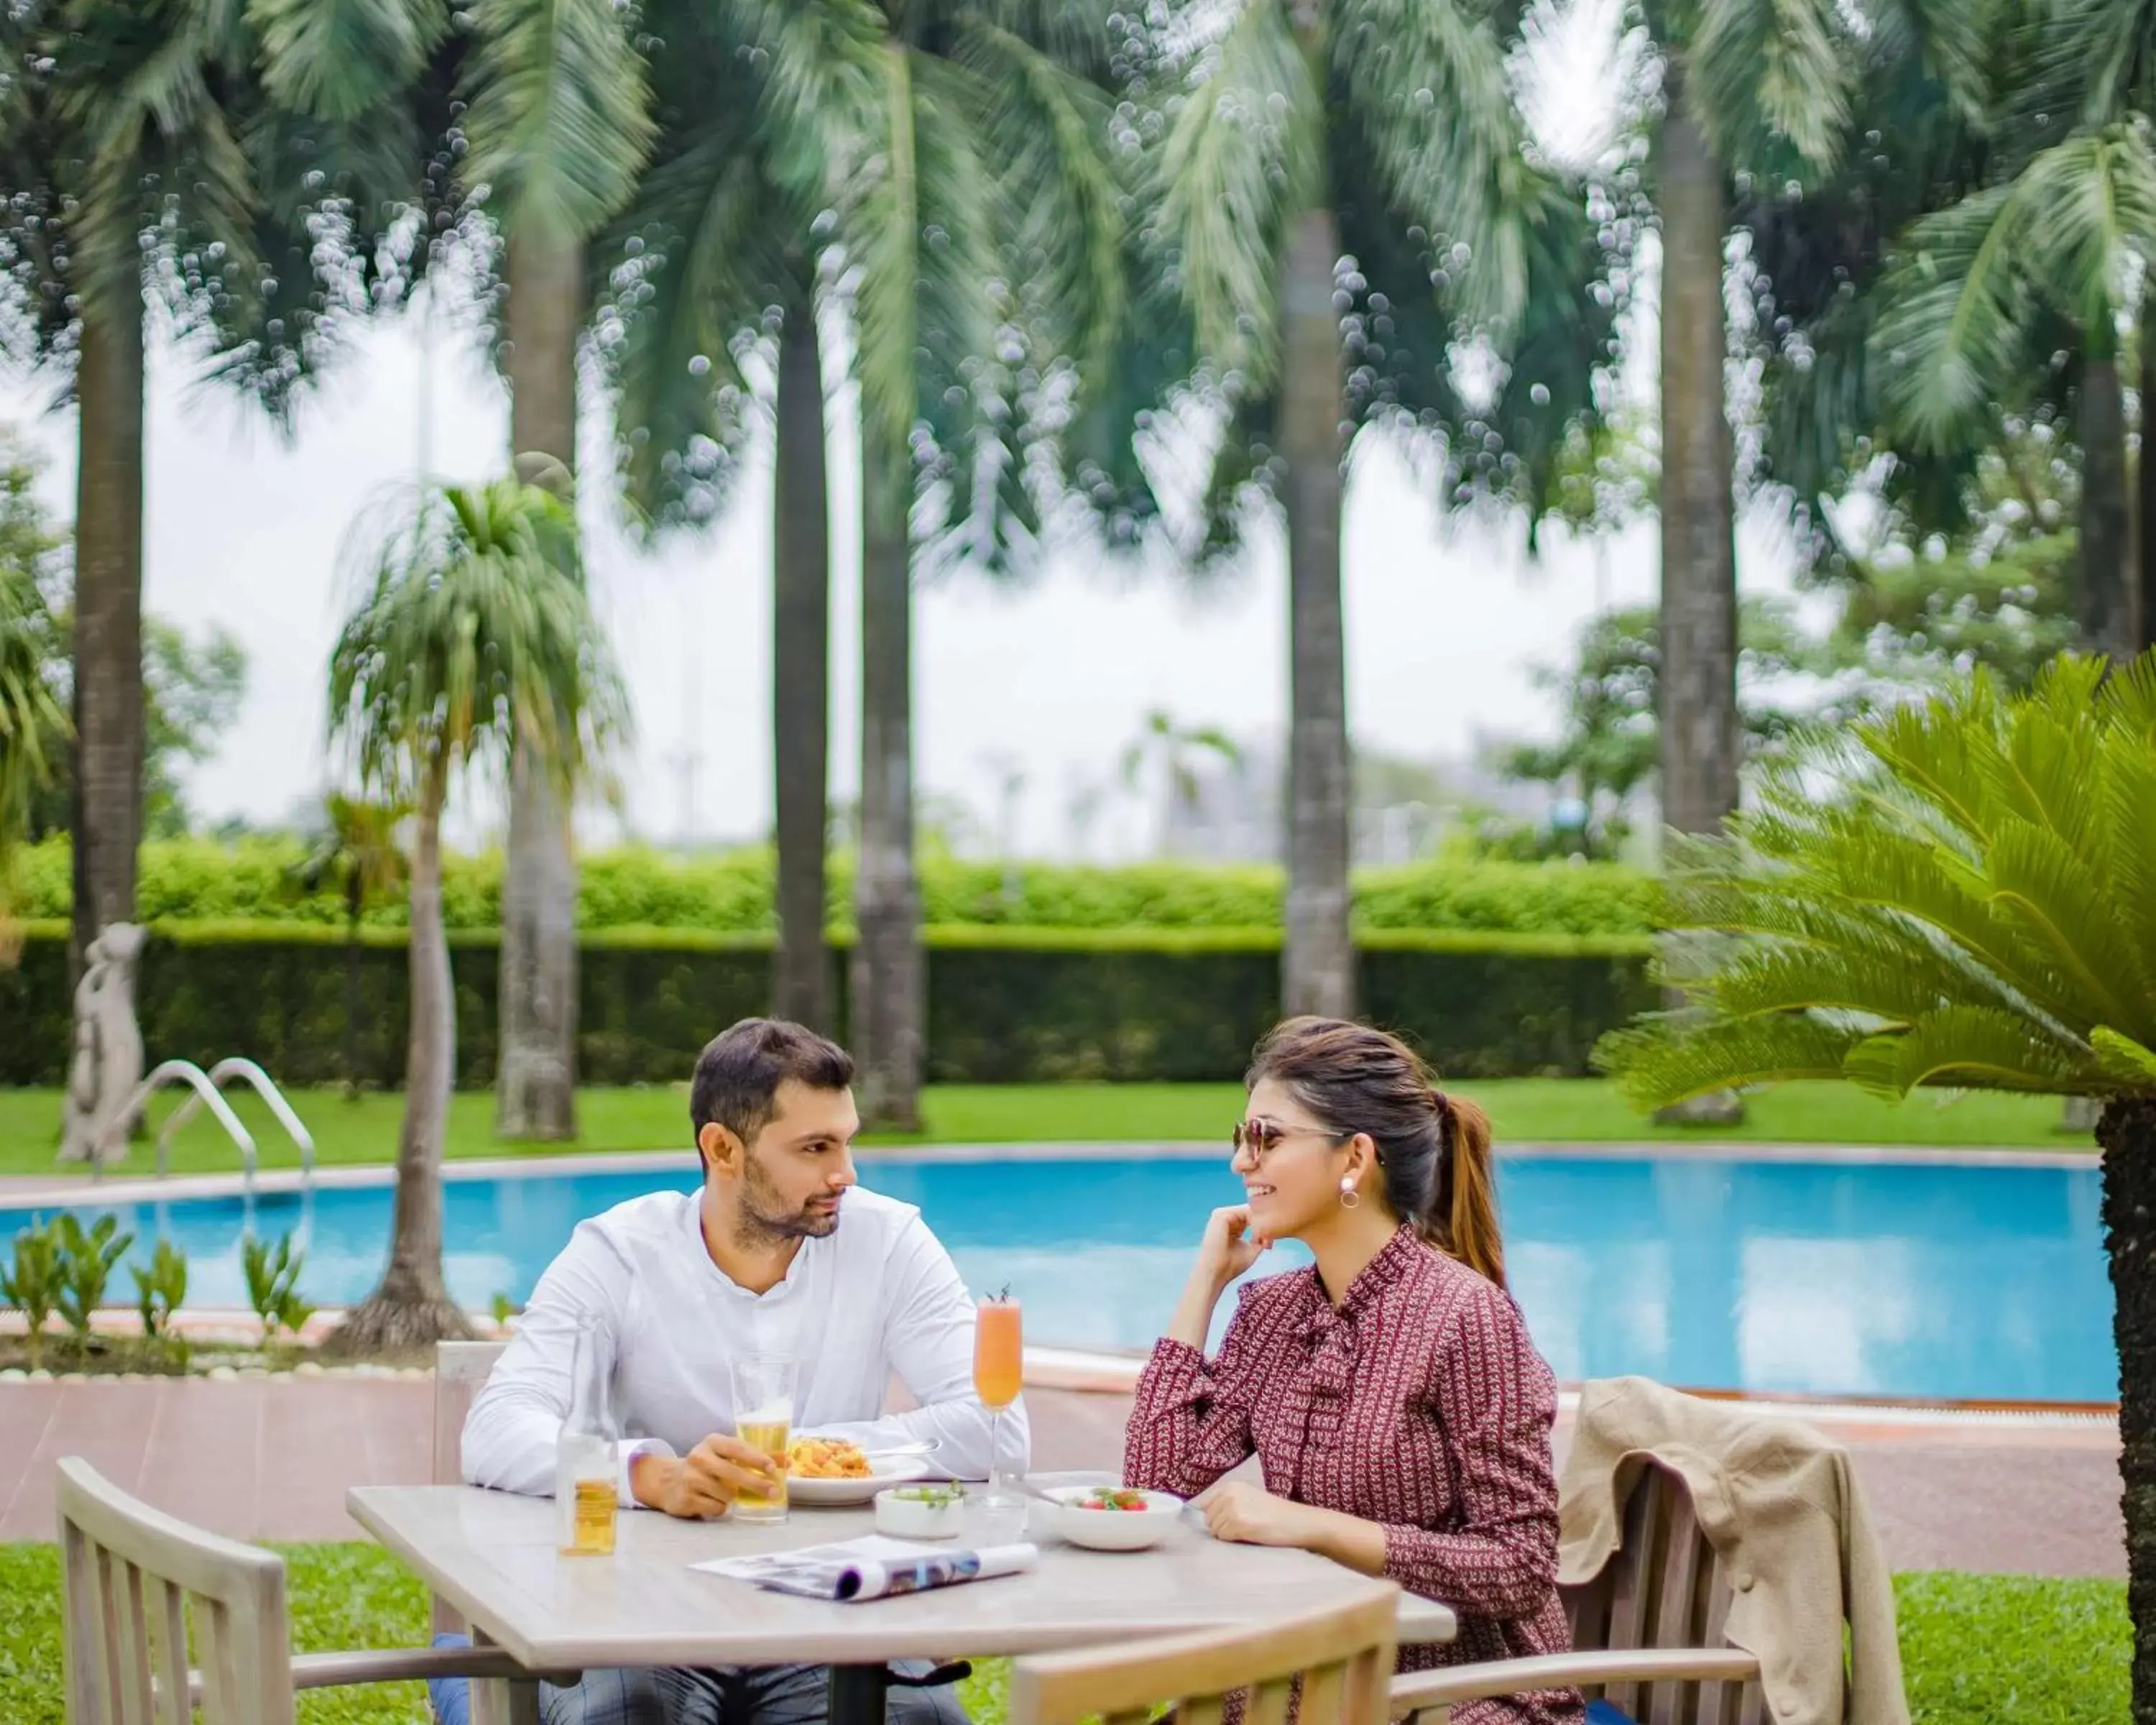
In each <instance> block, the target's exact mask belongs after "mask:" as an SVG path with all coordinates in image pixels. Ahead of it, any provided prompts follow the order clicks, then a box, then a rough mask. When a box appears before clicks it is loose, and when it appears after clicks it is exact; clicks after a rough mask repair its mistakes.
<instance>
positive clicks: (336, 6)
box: [247, 0, 449, 120]
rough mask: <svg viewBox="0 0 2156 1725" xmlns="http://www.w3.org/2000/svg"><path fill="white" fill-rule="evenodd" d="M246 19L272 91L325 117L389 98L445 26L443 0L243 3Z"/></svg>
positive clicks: (353, 112) (350, 115) (354, 112)
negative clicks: (257, 42) (258, 45)
mask: <svg viewBox="0 0 2156 1725" xmlns="http://www.w3.org/2000/svg"><path fill="white" fill-rule="evenodd" d="M247 21H248V23H249V25H251V26H252V27H253V28H254V31H255V32H256V33H257V34H258V35H259V37H260V38H261V44H262V78H263V82H264V84H265V85H267V86H268V88H269V92H270V94H271V95H274V96H275V97H276V98H277V100H279V101H280V102H281V103H283V104H284V105H285V106H286V107H288V108H290V109H292V110H294V111H295V112H297V113H300V114H306V115H311V116H315V117H316V118H318V119H323V120H354V119H357V118H358V117H359V116H362V114H365V113H366V112H367V110H369V109H372V108H374V107H376V106H377V105H378V104H381V103H383V102H386V101H390V100H393V99H394V97H395V95H396V93H397V92H398V91H399V90H403V88H404V86H405V85H408V83H410V82H411V80H413V78H415V77H417V76H418V72H419V69H420V67H421V66H422V65H423V64H425V62H426V59H427V56H428V54H429V53H431V52H432V51H433V49H434V45H435V44H437V43H439V41H440V40H441V39H442V37H443V36H444V33H446V32H447V31H448V28H449V9H448V8H447V7H446V6H445V5H444V3H443V0H248V5H247Z"/></svg>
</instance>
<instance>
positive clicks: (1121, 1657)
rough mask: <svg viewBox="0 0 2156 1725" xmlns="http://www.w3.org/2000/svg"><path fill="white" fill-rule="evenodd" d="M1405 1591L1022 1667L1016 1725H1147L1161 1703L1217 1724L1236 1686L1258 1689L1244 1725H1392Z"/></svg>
mask: <svg viewBox="0 0 2156 1725" xmlns="http://www.w3.org/2000/svg"><path fill="white" fill-rule="evenodd" d="M1399 1591H1400V1590H1399V1588H1397V1587H1395V1586H1394V1585H1393V1584H1391V1583H1390V1582H1373V1583H1372V1584H1371V1585H1370V1586H1369V1588H1368V1589H1366V1590H1364V1591H1363V1593H1362V1594H1360V1595H1359V1596H1358V1597H1357V1598H1355V1599H1351V1600H1349V1601H1348V1602H1347V1603H1346V1604H1340V1605H1334V1606H1330V1607H1327V1609H1324V1610H1322V1611H1313V1612H1312V1613H1310V1614H1309V1615H1306V1616H1302V1617H1294V1618H1289V1619H1287V1620H1286V1621H1276V1622H1270V1623H1265V1624H1260V1625H1252V1626H1250V1627H1249V1628H1242V1627H1238V1628H1235V1629H1232V1630H1206V1631H1204V1632H1202V1633H1199V1634H1197V1635H1178V1636H1173V1637H1171V1638H1166V1639H1163V1640H1157V1641H1153V1640H1147V1641H1141V1642H1138V1643H1137V1645H1132V1646H1126V1647H1116V1648H1111V1649H1107V1650H1104V1651H1086V1652H1081V1653H1055V1654H1049V1655H1046V1656H1042V1657H1039V1658H1036V1659H1023V1660H1020V1661H1019V1662H1018V1664H1017V1665H1016V1666H1014V1667H1013V1669H1012V1671H1011V1692H1010V1693H1011V1699H1010V1725H1078V1722H1079V1721H1080V1720H1082V1719H1088V1718H1091V1717H1096V1716H1098V1717H1100V1719H1101V1721H1102V1722H1103V1725H1145V1722H1146V1721H1147V1720H1148V1719H1149V1718H1151V1717H1152V1713H1153V1710H1154V1707H1155V1705H1156V1703H1158V1702H1163V1701H1173V1702H1175V1703H1176V1704H1177V1705H1176V1721H1177V1725H1219V1722H1220V1714H1221V1704H1222V1702H1223V1701H1224V1699H1225V1698H1226V1697H1228V1696H1229V1695H1231V1694H1233V1693H1235V1692H1236V1691H1238V1690H1241V1689H1248V1690H1250V1691H1251V1694H1250V1700H1249V1705H1248V1707H1247V1710H1246V1711H1245V1713H1244V1716H1243V1717H1244V1719H1245V1722H1246V1725H1287V1720H1288V1717H1289V1713H1290V1710H1291V1708H1293V1709H1294V1711H1295V1716H1296V1725H1385V1717H1386V1712H1387V1692H1388V1688H1389V1685H1390V1683H1391V1681H1392V1676H1393V1656H1394V1650H1395V1643H1396V1642H1397V1641H1398V1640H1399Z"/></svg>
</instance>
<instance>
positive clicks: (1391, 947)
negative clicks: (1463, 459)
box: [0, 924, 1655, 1086]
mask: <svg viewBox="0 0 2156 1725" xmlns="http://www.w3.org/2000/svg"><path fill="white" fill-rule="evenodd" d="M28 935H29V937H28V939H27V940H26V941H25V942H24V943H23V957H22V962H21V963H20V965H19V966H18V968H17V969H16V970H14V971H13V972H0V1083H8V1084H57V1083H59V1081H60V1080H61V1077H62V1076H63V1073H64V1059H65V1053H66V1049H67V1037H68V1019H67V989H66V968H67V956H66V947H65V938H64V930H62V929H60V928H58V927H51V926H48V925H37V926H34V927H32V928H31V929H30V930H29V931H28ZM176 936H177V937H176ZM496 938H497V937H495V936H493V935H492V934H491V933H488V932H477V931H469V930H468V931H465V932H462V933H459V934H458V935H457V936H455V937H454V938H453V940H452V942H451V950H450V955H449V966H450V973H451V978H452V982H453V984H454V988H455V991H456V1004H457V1056H456V1071H457V1077H458V1081H459V1083H461V1084H464V1085H466V1086H485V1085H487V1084H490V1083H491V1082H492V1081H493V1075H494V1058H495V981H496V976H497V972H498V970H499V965H498V963H497V962H496V957H497V952H498V947H497V945H496ZM1650 946H1651V942H1650V938H1649V937H1646V936H1644V935H1610V934H1601V935H1561V934H1543V935H1513V934H1504V933H1491V932H1473V931H1456V932H1449V931H1442V930H1440V931H1420V932H1418V931H1409V930H1389V931H1374V932H1372V933H1371V934H1370V935H1368V937H1366V938H1365V940H1364V942H1363V949H1362V956H1361V968H1362V988H1363V1001H1364V1004H1365V1006H1366V1007H1367V1009H1368V1012H1369V1014H1370V1015H1371V1016H1372V1017H1373V1018H1374V1019H1378V1021H1380V1022H1382V1023H1384V1024H1390V1025H1392V1026H1394V1027H1395V1028H1397V1029H1400V1030H1403V1031H1404V1032H1405V1033H1407V1034H1409V1036H1411V1037H1413V1038H1414V1040H1415V1041H1416V1042H1417V1043H1418V1044H1419V1045H1420V1046H1421V1047H1422V1048H1423V1049H1424V1051H1425V1052H1426V1053H1428V1054H1429V1055H1430V1058H1431V1059H1433V1060H1435V1061H1436V1062H1437V1063H1438V1065H1439V1066H1440V1070H1443V1071H1444V1072H1445V1074H1446V1075H1447V1076H1455V1077H1476V1078H1496V1077H1507V1076H1517V1075H1523V1074H1535V1073H1551V1074H1568V1075H1569V1074H1582V1073H1584V1072H1585V1071H1586V1070H1587V1065H1586V1060H1587V1050H1588V1049H1589V1047H1591V1046H1592V1045H1593V1044H1594V1040H1595V1038H1596V1037H1597V1036H1599V1034H1601V1033H1602V1032H1604V1030H1608V1029H1614V1028H1615V1027H1616V1026H1618V1025H1620V1024H1624V1023H1625V1022H1626V1021H1627V1020H1628V1019H1629V1018H1630V1015H1631V1014H1633V1013H1635V1012H1636V1011H1638V1010H1640V1009H1644V1008H1646V1007H1650V1006H1651V1005H1653V1004H1654V1002H1655V994H1654V991H1653V990H1652V988H1650V986H1649V985H1648V983H1647V981H1646V955H1647V952H1648V951H1649V949H1650ZM835 968H836V970H837V972H838V981H839V988H838V1013H839V1019H838V1021H839V1023H840V1024H844V1022H845V996H846V988H845V977H844V966H843V965H839V966H837V967H835ZM1279 972H1280V942H1279V937H1278V935H1277V933H1276V932H1274V931H1273V930H1272V929H1270V928H1262V927H1261V928H1236V927H1224V928H1208V927H1183V928H1168V929H1130V928H1117V929H1101V930H1085V929H1071V928H1047V929H1043V928H1022V927H998V926H995V925H993V924H988V925H983V924H973V925H964V924H960V925H952V926H945V927H939V928H936V929H932V930H931V931H930V939H929V950H928V1048H927V1070H928V1073H929V1076H932V1077H933V1078H935V1079H937V1080H939V1081H951V1082H965V1081H972V1082H976V1083H1004V1082H1017V1081H1025V1080H1053V1079H1115V1080H1139V1079H1178V1080H1179V1079H1189V1080H1205V1079H1232V1078H1236V1077H1240V1076H1241V1074H1242V1070H1243V1065H1244V1062H1245V1059H1246V1057H1247V1056H1248V1055H1249V1052H1250V1046H1251V1044H1252V1043H1253V1042H1254V1041H1255V1040H1256V1038H1257V1036H1258V1034H1259V1033H1260V1031H1261V1030H1262V1029H1264V1028H1265V1025H1266V1024H1269V1023H1270V1022H1271V1020H1272V1019H1273V1018H1274V1017H1275V1016H1276V1015H1277V1014H1278V1011H1279V1007H1280V985H1279ZM579 975H580V987H581V992H582V998H581V1001H580V1007H579V1012H580V1019H579V1030H580V1035H579V1042H578V1061H579V1069H580V1071H581V1074H582V1076H583V1079H584V1080H585V1081H587V1082H588V1083H592V1084H637V1083H647V1082H660V1083H664V1082H671V1081H675V1080H677V1079H679V1078H680V1077H681V1076H684V1075H685V1073H687V1072H688V1071H689V1070H690V1068H691V1066H692V1065H694V1064H695V1061H696V1055H697V1052H698V1051H699V1050H701V1048H702V1047H703V1045H704V1044H705V1043H706V1041H707V1040H709V1039H710V1038H711V1035H712V1034H713V1033H714V1032H715V1031H716V1030H717V1029H721V1028H723V1027H724V1026H725V1025H726V1024H731V1023H732V1022H733V1021H734V1020H735V1019H739V1018H744V1017H747V1016H749V1015H751V1014H756V1013H760V1012H763V1011H765V1010H767V1008H768V1006H769V1004H770V998H771V954H770V950H769V942H768V940H767V939H764V938H761V937H756V936H752V935H728V934H717V933H706V932H693V933H692V932H682V931H678V930H665V929H604V930H596V931H593V932H591V933H590V934H588V935H587V937H585V941H584V946H583V961H582V963H581V965H580V966H579ZM345 1001H346V993H345V969H344V956H343V950H342V937H341V933H340V932H338V931H337V930H336V929H335V928H333V927H321V928H312V929H310V928H305V927H299V926H295V925H292V924H282V925H280V924H234V925H225V926H223V927H217V928H203V927H182V928H181V929H178V930H174V931H158V932H157V933H156V934H155V935H154V936H153V938H152V939H151V942H150V943H149V945H148V947H147V948H146V951H145V952H144V954H143V959H142V968H141V984H140V988H139V989H138V992H137V996H136V1004H137V1011H138V1014H139V1016H140V1018H141V1024H142V1034H143V1040H144V1041H145V1043H146V1045H147V1046H148V1048H149V1050H150V1051H151V1055H152V1057H153V1058H155V1059H157V1060H168V1059H174V1058H178V1059H185V1060H193V1061H195V1062H196V1063H197V1064H198V1065H205V1066H206V1065H209V1064H210V1063H211V1062H212V1061H213V1060H219V1059H222V1058H223V1056H225V1055H233V1054H243V1055H247V1056H248V1057H249V1058H250V1059H253V1060H259V1061H260V1062H261V1064H262V1065H264V1067H266V1068H267V1069H268V1070H269V1072H270V1073H271V1074H272V1075H273V1076H275V1078H276V1079H277V1081H279V1082H280V1084H295V1085H312V1084H326V1083H332V1082H336V1081H340V1080H346V1079H349V1080H351V1081H357V1082H359V1083H363V1084H368V1085H375V1086H395V1085H396V1084H398V1082H399V1081H401V1078H402V1075H403V1064H404V1053H405V1035H406V1025H407V1022H408V1019H407V1014H408V993H407V990H406V987H405V976H404V950H403V939H402V935H401V932H400V931H396V930H380V931H376V932H373V933H371V934H370V935H369V937H368V939H367V945H366V947H365V948H364V950H363V951H362V952H361V954H360V1024H359V1034H358V1035H357V1038H356V1039H355V1040H354V1045H355V1048H356V1051H357V1057H358V1060H359V1069H358V1070H357V1071H356V1072H352V1073H347V1072H346V1070H344V1064H345V1055H344V1049H345V1034H344V1029H345V1010H346V1008H345Z"/></svg>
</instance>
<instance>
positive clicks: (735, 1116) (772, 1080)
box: [689, 1019, 854, 1144]
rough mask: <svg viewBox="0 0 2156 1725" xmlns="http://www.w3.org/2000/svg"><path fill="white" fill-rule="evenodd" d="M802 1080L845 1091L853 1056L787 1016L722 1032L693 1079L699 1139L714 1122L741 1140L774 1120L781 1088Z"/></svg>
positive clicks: (692, 1114)
mask: <svg viewBox="0 0 2156 1725" xmlns="http://www.w3.org/2000/svg"><path fill="white" fill-rule="evenodd" d="M789 1078H793V1079H798V1080H799V1081H801V1082H802V1083H803V1084H805V1085H807V1086H808V1087H809V1088H810V1089H811V1090H844V1089H845V1087H846V1086H848V1085H850V1084H851V1083H852V1082H853V1081H854V1057H853V1056H852V1055H850V1054H848V1053H847V1052H846V1051H845V1050H844V1049H843V1048H841V1047H839V1045H838V1044H837V1043H835V1042H833V1041H832V1040H830V1039H829V1038H828V1037H824V1036H819V1035H818V1034H816V1033H815V1032H814V1030H811V1029H807V1028H806V1027H805V1026H803V1025H800V1024H792V1023H789V1022H788V1020H786V1019H742V1021H741V1022H740V1023H739V1024H734V1025H731V1026H730V1027H729V1028H727V1029H724V1030H721V1031H720V1032H719V1034H717V1035H716V1036H714V1037H713V1038H712V1039H711V1040H710V1041H709V1042H707V1043H706V1044H705V1045H704V1051H703V1053H701V1054H700V1055H697V1056H696V1076H695V1077H694V1078H692V1079H691V1080H690V1082H689V1126H690V1131H691V1132H693V1133H694V1134H695V1136H696V1137H697V1138H698V1139H701V1137H703V1135H704V1126H705V1123H706V1122H707V1121H713V1120H716V1122H718V1123H719V1124H720V1125H721V1126H722V1127H726V1130H727V1131H728V1132H731V1133H732V1134H733V1135H734V1136H735V1137H737V1138H739V1139H740V1140H741V1141H742V1143H743V1144H752V1143H754V1142H756V1135H757V1133H758V1132H762V1130H763V1129H764V1127H766V1126H767V1125H769V1124H770V1122H771V1117H772V1116H773V1114H774V1113H776V1112H777V1111H778V1106H777V1104H778V1086H780V1085H782V1084H783V1083H785V1082H786V1081H787V1080H788V1079H789Z"/></svg>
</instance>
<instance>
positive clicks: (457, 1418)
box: [428, 1342, 509, 1486]
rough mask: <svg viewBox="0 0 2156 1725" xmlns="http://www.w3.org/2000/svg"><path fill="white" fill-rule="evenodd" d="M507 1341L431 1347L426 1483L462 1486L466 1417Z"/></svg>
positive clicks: (450, 1343)
mask: <svg viewBox="0 0 2156 1725" xmlns="http://www.w3.org/2000/svg"><path fill="white" fill-rule="evenodd" d="M508 1346H509V1344H508V1343H506V1342H438V1343H435V1344H434V1465H433V1471H431V1472H430V1473H429V1476H428V1478H429V1481H431V1482H432V1483H433V1484H434V1485H437V1486H460V1485H462V1484H463V1483H464V1478H465V1470H464V1461H463V1450H464V1436H465V1414H469V1413H470V1412H471V1404H472V1402H473V1400H474V1399H475V1397H477V1395H478V1394H479V1392H480V1385H481V1384H485V1382H486V1374H487V1373H489V1372H491V1371H492V1370H493V1369H494V1363H495V1361H496V1360H498V1359H500V1358H501V1351H502V1349H504V1348H506V1347H508Z"/></svg>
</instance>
